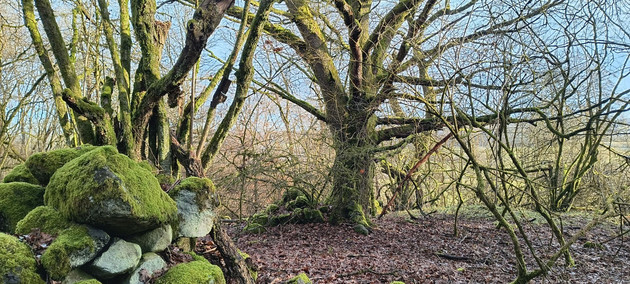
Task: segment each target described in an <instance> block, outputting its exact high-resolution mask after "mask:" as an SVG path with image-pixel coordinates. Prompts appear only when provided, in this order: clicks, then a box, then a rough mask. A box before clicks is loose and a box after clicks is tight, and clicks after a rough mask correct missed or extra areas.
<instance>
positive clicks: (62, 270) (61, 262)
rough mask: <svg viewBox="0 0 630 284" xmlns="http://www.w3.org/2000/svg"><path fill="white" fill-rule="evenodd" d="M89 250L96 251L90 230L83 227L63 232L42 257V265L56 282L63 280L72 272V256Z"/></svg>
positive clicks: (78, 226)
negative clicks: (74, 253)
mask: <svg viewBox="0 0 630 284" xmlns="http://www.w3.org/2000/svg"><path fill="white" fill-rule="evenodd" d="M86 248H89V250H90V251H92V252H93V251H94V249H95V246H94V240H93V239H92V237H91V236H90V234H89V233H88V228H87V227H85V226H81V225H73V226H72V227H70V228H68V229H66V230H64V231H62V232H61V233H60V234H59V236H58V237H57V238H56V239H55V241H54V242H53V243H52V244H51V245H50V247H48V249H46V251H45V252H44V254H43V255H42V265H43V266H44V268H45V269H46V271H47V272H48V274H49V275H50V277H51V278H52V279H54V280H62V279H63V278H64V277H66V275H68V273H69V272H70V270H71V269H72V267H71V265H70V254H72V253H73V252H77V251H81V250H84V249H86Z"/></svg>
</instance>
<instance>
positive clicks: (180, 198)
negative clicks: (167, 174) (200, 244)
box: [169, 177, 219, 238]
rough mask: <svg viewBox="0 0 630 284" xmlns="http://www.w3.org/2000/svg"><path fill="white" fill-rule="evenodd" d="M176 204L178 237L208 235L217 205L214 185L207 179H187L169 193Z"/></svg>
mask: <svg viewBox="0 0 630 284" xmlns="http://www.w3.org/2000/svg"><path fill="white" fill-rule="evenodd" d="M169 195H170V196H171V197H172V198H173V200H175V203H176V204H177V215H178V236H183V237H191V238H195V237H203V236H205V235H206V234H208V233H209V232H210V231H211V230H212V227H213V226H214V222H215V221H216V219H217V215H216V213H215V212H214V209H215V208H216V206H218V205H219V201H218V198H217V196H216V193H215V188H214V184H213V183H212V181H210V180H209V179H207V178H198V177H188V178H186V179H184V180H183V181H182V182H181V183H180V184H179V185H177V186H176V187H175V188H173V190H171V191H170V192H169Z"/></svg>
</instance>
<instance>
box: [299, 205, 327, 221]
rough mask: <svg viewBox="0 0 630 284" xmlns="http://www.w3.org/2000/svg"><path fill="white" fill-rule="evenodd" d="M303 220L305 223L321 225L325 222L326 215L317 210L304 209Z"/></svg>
mask: <svg viewBox="0 0 630 284" xmlns="http://www.w3.org/2000/svg"><path fill="white" fill-rule="evenodd" d="M302 219H303V220H304V223H321V222H324V215H322V212H321V211H319V210H317V209H312V208H304V209H302Z"/></svg>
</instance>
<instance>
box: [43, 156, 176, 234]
mask: <svg viewBox="0 0 630 284" xmlns="http://www.w3.org/2000/svg"><path fill="white" fill-rule="evenodd" d="M44 200H45V203H46V205H49V206H52V207H54V208H56V209H57V210H59V212H61V214H62V215H63V216H64V217H66V218H68V219H70V220H72V221H74V222H77V223H84V224H90V225H93V226H95V227H98V228H101V229H103V230H105V231H107V232H110V233H112V234H114V235H119V236H125V235H131V234H135V233H139V232H143V231H147V230H150V229H154V228H157V227H160V226H161V225H163V224H168V223H172V222H174V221H175V219H176V213H177V208H176V207H175V202H174V201H173V200H172V199H171V198H170V197H169V196H168V195H167V194H166V193H164V192H163V191H162V190H161V188H160V185H159V183H158V181H157V179H156V178H155V176H153V174H152V173H151V172H150V171H149V170H147V169H145V168H144V167H142V166H140V165H138V163H136V162H134V161H132V160H131V159H129V158H128V157H127V156H125V155H122V154H119V153H118V151H117V150H116V148H114V147H112V146H103V147H98V148H96V149H94V150H92V151H90V152H88V153H86V154H84V155H82V156H81V157H79V158H76V159H74V160H72V161H70V162H68V163H67V164H65V165H64V166H63V167H61V168H60V169H59V170H57V172H56V173H55V174H54V175H53V177H52V178H51V179H50V183H49V184H48V186H47V188H46V193H45V195H44Z"/></svg>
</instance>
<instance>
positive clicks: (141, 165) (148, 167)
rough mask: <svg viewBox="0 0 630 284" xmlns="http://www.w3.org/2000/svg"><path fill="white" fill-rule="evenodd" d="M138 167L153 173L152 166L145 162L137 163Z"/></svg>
mask: <svg viewBox="0 0 630 284" xmlns="http://www.w3.org/2000/svg"><path fill="white" fill-rule="evenodd" d="M138 166H140V167H141V168H143V169H145V170H147V171H150V172H154V171H155V168H154V167H153V166H151V164H149V162H147V161H140V162H138Z"/></svg>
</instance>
